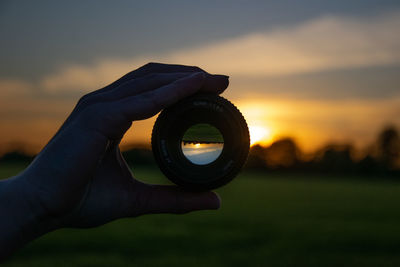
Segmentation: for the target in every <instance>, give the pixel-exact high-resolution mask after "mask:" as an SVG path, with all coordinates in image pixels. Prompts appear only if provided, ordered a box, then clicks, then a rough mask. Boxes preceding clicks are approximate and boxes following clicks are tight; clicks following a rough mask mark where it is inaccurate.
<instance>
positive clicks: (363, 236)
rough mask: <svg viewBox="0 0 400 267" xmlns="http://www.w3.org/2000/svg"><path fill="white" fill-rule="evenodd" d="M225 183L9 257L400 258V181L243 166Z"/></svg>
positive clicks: (94, 261)
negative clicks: (216, 206)
mask: <svg viewBox="0 0 400 267" xmlns="http://www.w3.org/2000/svg"><path fill="white" fill-rule="evenodd" d="M20 169H21V166H0V177H5V176H7V175H11V174H14V173H16V172H18V171H19V170H20ZM135 173H136V174H137V176H138V177H139V178H142V180H146V181H152V182H154V181H160V180H162V181H164V179H163V178H162V175H161V174H160V173H159V172H158V171H157V170H150V169H143V168H142V169H138V170H135ZM218 192H219V194H220V195H221V197H222V200H223V202H222V208H221V209H220V210H219V211H207V212H197V213H192V214H187V215H179V216H178V215H152V216H144V217H140V218H135V219H124V220H119V221H116V222H114V223H110V224H107V225H105V226H103V227H100V228H96V229H91V230H75V229H65V230H59V231H56V232H54V233H51V234H48V235H46V236H44V237H42V238H41V239H39V240H37V241H35V242H33V243H31V244H30V245H28V246H27V247H25V248H24V249H23V250H21V251H19V252H17V253H16V254H15V255H14V257H12V258H11V259H10V260H9V261H8V262H6V263H5V264H4V266H127V265H136V266H400V209H399V204H400V183H395V182H390V181H387V180H386V181H380V182H378V181H371V180H369V181H362V180H360V179H354V178H350V177H340V178H339V177H338V178H337V179H334V178H332V177H331V178H330V179H325V180H323V177H321V178H320V179H318V177H305V176H294V175H269V176H266V175H265V174H255V173H242V174H241V175H240V176H239V177H238V178H237V179H236V180H235V181H234V182H233V183H231V184H230V185H228V186H226V187H225V188H223V189H221V190H218ZM1 216H6V215H4V214H1Z"/></svg>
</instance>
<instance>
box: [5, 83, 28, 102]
mask: <svg viewBox="0 0 400 267" xmlns="http://www.w3.org/2000/svg"><path fill="white" fill-rule="evenodd" d="M32 88H33V85H32V84H30V83H28V82H25V81H21V80H14V79H0V100H6V99H7V100H8V99H11V98H14V97H20V96H23V95H26V94H29V93H30V92H31V90H32Z"/></svg>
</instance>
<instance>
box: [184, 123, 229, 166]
mask: <svg viewBox="0 0 400 267" xmlns="http://www.w3.org/2000/svg"><path fill="white" fill-rule="evenodd" d="M223 147H224V138H223V137H222V134H221V133H220V131H218V129H217V128H215V127H214V126H211V125H210V124H206V123H200V124H196V125H193V126H192V127H190V128H189V129H188V130H187V131H186V132H185V134H184V135H183V137H182V142H181V148H182V152H183V154H184V155H185V157H186V158H187V159H188V160H189V161H190V162H192V163H194V164H197V165H205V164H209V163H211V162H213V161H215V160H216V159H217V158H218V157H219V155H221V152H222V149H223Z"/></svg>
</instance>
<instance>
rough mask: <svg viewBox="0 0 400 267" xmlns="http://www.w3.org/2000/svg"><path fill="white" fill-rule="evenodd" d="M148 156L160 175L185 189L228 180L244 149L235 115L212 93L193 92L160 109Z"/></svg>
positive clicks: (246, 143) (241, 122)
mask: <svg viewBox="0 0 400 267" xmlns="http://www.w3.org/2000/svg"><path fill="white" fill-rule="evenodd" d="M151 142H152V150H153V154H154V158H155V160H156V162H157V164H158V166H159V167H160V169H161V171H162V172H163V173H164V174H165V176H166V177H167V178H168V179H169V180H171V181H172V182H174V183H175V184H177V185H179V186H182V187H184V188H185V189H187V190H191V191H204V190H210V189H214V188H217V187H220V186H222V185H225V184H227V183H228V182H229V181H231V180H232V179H233V178H234V177H235V176H236V175H237V174H238V173H239V171H240V170H241V168H242V166H243V164H244V163H245V161H246V159H247V154H248V152H249V147H250V137H249V131H248V128H247V124H246V121H245V119H244V118H243V116H242V114H241V113H240V111H239V110H238V109H237V108H236V107H235V106H234V105H233V104H232V103H231V102H229V101H228V100H226V99H225V98H223V97H220V96H218V95H214V94H197V95H193V96H190V97H188V98H185V99H183V100H182V101H180V102H178V103H176V104H175V105H173V106H171V107H168V108H166V109H164V110H163V111H162V112H161V113H160V115H159V116H158V118H157V120H156V122H155V124H154V127H153V133H152V141H151Z"/></svg>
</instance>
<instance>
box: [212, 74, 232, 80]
mask: <svg viewBox="0 0 400 267" xmlns="http://www.w3.org/2000/svg"><path fill="white" fill-rule="evenodd" d="M213 76H214V77H219V78H223V79H229V76H227V75H222V74H214V75H213Z"/></svg>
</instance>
